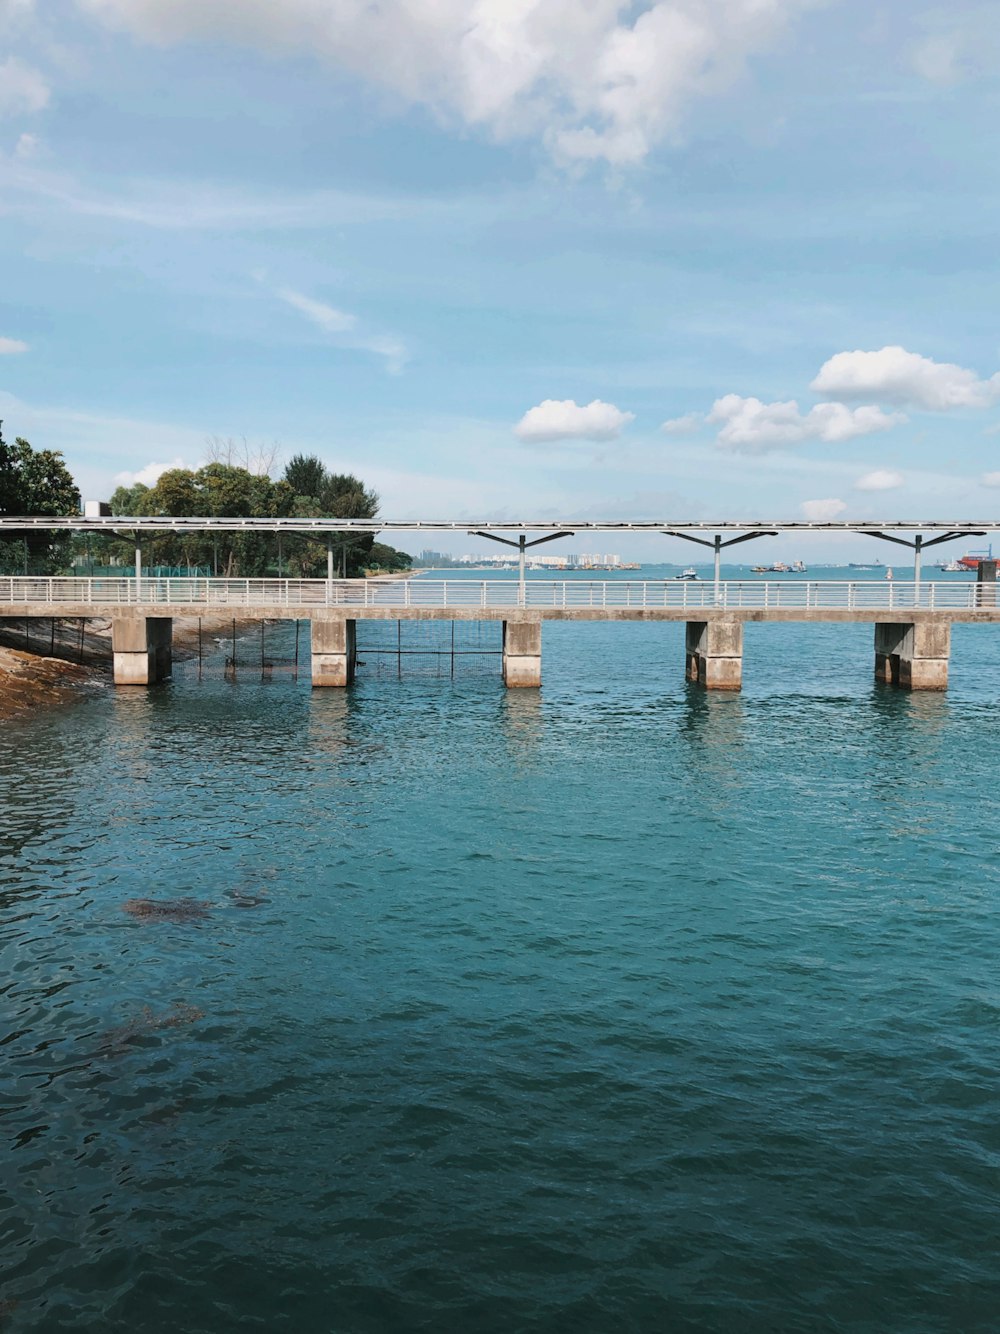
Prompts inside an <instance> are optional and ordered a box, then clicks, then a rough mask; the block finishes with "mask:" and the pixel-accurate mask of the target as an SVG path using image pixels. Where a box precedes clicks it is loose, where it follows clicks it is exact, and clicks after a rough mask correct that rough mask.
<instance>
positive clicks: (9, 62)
mask: <svg viewBox="0 0 1000 1334" xmlns="http://www.w3.org/2000/svg"><path fill="white" fill-rule="evenodd" d="M48 104H49V85H48V84H47V83H46V82H45V80H44V79H43V78H42V76H41V74H39V72H38V70H36V69H32V67H31V66H30V65H25V64H24V63H23V62H22V61H20V60H18V58H17V57H16V56H8V57H7V59H6V60H4V61H2V62H0V116H21V115H24V114H30V113H32V112H35V111H42V110H43V109H44V108H45V107H47V106H48Z"/></svg>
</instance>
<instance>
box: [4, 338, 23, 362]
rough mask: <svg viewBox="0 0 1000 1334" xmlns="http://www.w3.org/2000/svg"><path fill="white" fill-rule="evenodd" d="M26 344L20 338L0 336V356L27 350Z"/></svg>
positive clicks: (11, 355)
mask: <svg viewBox="0 0 1000 1334" xmlns="http://www.w3.org/2000/svg"><path fill="white" fill-rule="evenodd" d="M27 350H28V344H27V343H22V342H21V340H20V338H0V357H13V356H16V354H17V353H18V352H27Z"/></svg>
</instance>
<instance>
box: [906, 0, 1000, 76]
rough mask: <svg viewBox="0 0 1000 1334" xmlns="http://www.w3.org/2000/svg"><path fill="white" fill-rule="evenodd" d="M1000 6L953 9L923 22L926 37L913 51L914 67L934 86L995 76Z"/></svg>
mask: <svg viewBox="0 0 1000 1334" xmlns="http://www.w3.org/2000/svg"><path fill="white" fill-rule="evenodd" d="M996 20H997V15H996V5H995V3H994V2H993V0H989V3H987V4H970V3H969V0H964V3H963V4H962V5H961V6H949V7H948V8H947V9H945V10H943V11H939V12H938V13H934V12H932V13H930V14H928V15H925V16H924V18H923V26H924V30H925V31H924V35H923V36H922V37H921V38H920V39H919V40H918V41H916V42H914V44H913V45H912V46H911V47H910V51H909V57H910V63H911V65H912V66H913V68H914V69H915V70H916V72H917V73H918V74H919V75H921V76H922V77H923V78H925V79H928V80H929V81H930V82H931V83H937V84H942V85H945V86H947V85H950V84H955V83H960V82H961V81H963V80H965V79H973V78H976V77H977V76H979V75H982V74H987V73H991V72H994V71H995V70H996V69H997V67H998V65H1000V30H998V28H997V21H996Z"/></svg>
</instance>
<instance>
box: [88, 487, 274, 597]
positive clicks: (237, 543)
mask: <svg viewBox="0 0 1000 1334" xmlns="http://www.w3.org/2000/svg"><path fill="white" fill-rule="evenodd" d="M111 511H112V513H113V514H121V515H123V516H124V515H127V516H130V517H135V516H138V515H146V514H148V515H170V516H171V517H173V518H196V517H197V518H201V517H205V518H262V519H271V518H281V517H283V516H288V515H291V514H294V513H295V492H294V491H293V490H292V488H291V487H290V486H289V485H288V484H287V483H286V482H273V481H272V480H271V478H270V477H262V476H259V475H258V474H256V473H251V472H248V471H247V470H246V469H245V468H237V467H234V466H233V465H232V464H228V463H209V464H206V466H205V467H204V468H199V469H198V471H197V472H192V471H191V470H190V469H189V468H170V469H168V470H167V471H166V472H165V473H163V474H161V476H160V478H159V480H158V481H157V483H156V485H155V486H151V487H148V486H142V485H141V484H137V485H135V486H132V487H121V486H120V487H119V488H118V490H117V491H116V492H115V493H114V495H113V496H112V497H111ZM112 551H113V554H115V555H116V556H117V557H118V559H120V560H123V561H131V560H132V550H131V549H130V548H129V547H128V546H127V544H125V543H121V542H119V543H116V544H114V545H113V547H112ZM145 554H146V561H147V563H148V564H149V565H154V564H155V565H176V566H188V565H191V566H205V567H208V568H210V569H212V570H213V571H214V572H217V573H219V574H221V575H226V576H227V577H230V578H233V577H236V576H238V575H243V576H249V577H253V576H261V575H265V574H267V573H268V572H269V570H270V567H271V566H272V565H273V564H274V562H275V559H276V543H275V540H274V538H273V537H272V536H271V535H270V534H265V533H247V534H243V533H219V534H217V535H213V534H210V533H190V534H183V535H180V536H176V537H175V536H173V535H170V536H165V537H157V538H154V539H153V540H152V541H149V542H147V543H146V544H145Z"/></svg>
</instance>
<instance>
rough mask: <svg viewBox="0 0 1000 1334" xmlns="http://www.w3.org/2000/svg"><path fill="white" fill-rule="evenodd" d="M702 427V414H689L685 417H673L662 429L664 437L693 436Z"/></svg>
mask: <svg viewBox="0 0 1000 1334" xmlns="http://www.w3.org/2000/svg"><path fill="white" fill-rule="evenodd" d="M700 425H701V413H700V412H687V413H685V414H684V416H683V417H671V418H670V420H669V421H665V422H664V423H663V425H662V426H661V427H660V430H661V431H662V432H663V433H664V435H692V434H693V433H694V432H695V431H697V429H698V427H699V426H700Z"/></svg>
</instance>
